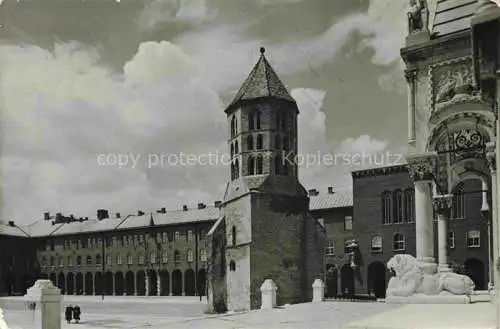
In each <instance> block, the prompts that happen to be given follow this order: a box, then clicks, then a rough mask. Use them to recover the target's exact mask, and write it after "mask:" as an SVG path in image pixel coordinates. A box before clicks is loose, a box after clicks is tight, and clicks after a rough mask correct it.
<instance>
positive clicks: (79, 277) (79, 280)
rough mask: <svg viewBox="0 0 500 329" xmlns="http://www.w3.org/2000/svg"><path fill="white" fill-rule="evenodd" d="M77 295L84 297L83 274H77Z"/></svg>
mask: <svg viewBox="0 0 500 329" xmlns="http://www.w3.org/2000/svg"><path fill="white" fill-rule="evenodd" d="M75 294H76V295H83V274H82V273H76V291H75Z"/></svg>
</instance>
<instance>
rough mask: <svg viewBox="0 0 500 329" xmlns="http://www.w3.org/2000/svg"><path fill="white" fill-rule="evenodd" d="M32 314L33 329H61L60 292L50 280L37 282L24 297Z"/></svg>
mask: <svg viewBox="0 0 500 329" xmlns="http://www.w3.org/2000/svg"><path fill="white" fill-rule="evenodd" d="M24 297H25V299H26V300H27V302H26V306H27V307H28V309H30V310H32V311H33V312H34V316H33V325H32V326H31V328H33V329H61V301H62V296H61V291H60V290H59V289H58V288H56V287H54V285H53V284H52V281H50V280H37V281H36V282H35V284H34V285H33V287H31V288H29V289H28V291H27V293H26V295H25V296H24Z"/></svg>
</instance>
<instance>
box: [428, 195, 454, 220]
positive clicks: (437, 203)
mask: <svg viewBox="0 0 500 329" xmlns="http://www.w3.org/2000/svg"><path fill="white" fill-rule="evenodd" d="M452 202H453V196H452V195H449V194H448V195H439V196H437V197H435V198H434V199H433V200H432V205H433V207H434V210H435V211H436V213H437V214H439V215H444V216H446V217H447V218H449V217H450V211H451V205H452Z"/></svg>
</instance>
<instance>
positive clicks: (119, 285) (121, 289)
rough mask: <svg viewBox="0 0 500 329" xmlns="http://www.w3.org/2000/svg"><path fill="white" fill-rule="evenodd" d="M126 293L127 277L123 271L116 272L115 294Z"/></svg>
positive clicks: (121, 294)
mask: <svg viewBox="0 0 500 329" xmlns="http://www.w3.org/2000/svg"><path fill="white" fill-rule="evenodd" d="M124 294H125V279H124V278H123V273H122V272H116V273H115V295H116V296H123V295H124Z"/></svg>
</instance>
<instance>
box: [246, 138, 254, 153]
mask: <svg viewBox="0 0 500 329" xmlns="http://www.w3.org/2000/svg"><path fill="white" fill-rule="evenodd" d="M247 150H248V151H252V150H253V136H252V135H248V137H247Z"/></svg>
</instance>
